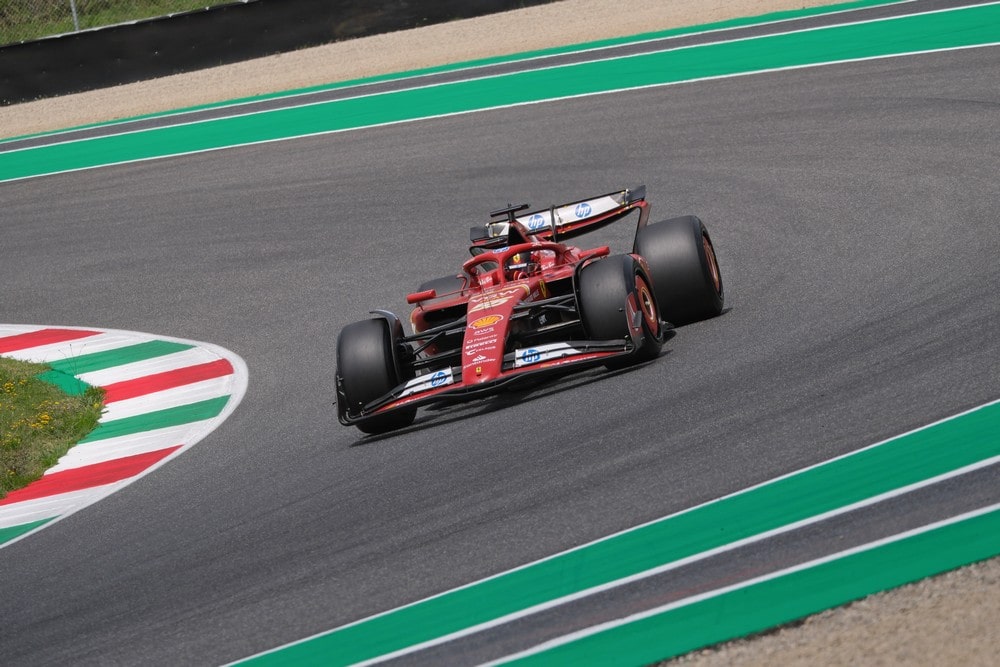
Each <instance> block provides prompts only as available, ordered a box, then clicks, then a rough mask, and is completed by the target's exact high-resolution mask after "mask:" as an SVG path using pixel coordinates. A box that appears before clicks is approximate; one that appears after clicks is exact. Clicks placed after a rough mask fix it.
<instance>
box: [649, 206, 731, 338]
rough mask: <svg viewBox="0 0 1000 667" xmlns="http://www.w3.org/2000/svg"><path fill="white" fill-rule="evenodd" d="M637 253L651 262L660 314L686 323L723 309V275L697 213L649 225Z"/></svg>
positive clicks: (706, 231)
mask: <svg viewBox="0 0 1000 667" xmlns="http://www.w3.org/2000/svg"><path fill="white" fill-rule="evenodd" d="M635 253H636V254H637V255H641V256H642V257H643V258H644V259H645V260H646V263H647V266H649V272H650V274H651V276H652V279H653V291H654V293H655V294H656V303H657V305H658V306H659V307H660V314H661V315H662V316H663V318H664V319H665V320H667V321H668V322H670V323H671V324H674V325H677V326H681V325H684V324H690V323H692V322H697V321H699V320H704V319H708V318H710V317H715V316H717V315H719V314H720V313H722V304H723V301H724V294H723V287H722V274H721V272H720V271H719V262H718V260H717V259H716V256H715V248H714V246H713V245H712V239H711V238H710V237H709V235H708V230H707V229H705V225H704V224H703V223H702V221H701V220H699V219H698V218H697V217H695V216H693V215H688V216H684V217H682V218H672V219H670V220H663V221H662V222H654V223H650V224H648V225H646V226H645V227H643V228H642V229H640V230H639V231H638V233H637V234H636V235H635Z"/></svg>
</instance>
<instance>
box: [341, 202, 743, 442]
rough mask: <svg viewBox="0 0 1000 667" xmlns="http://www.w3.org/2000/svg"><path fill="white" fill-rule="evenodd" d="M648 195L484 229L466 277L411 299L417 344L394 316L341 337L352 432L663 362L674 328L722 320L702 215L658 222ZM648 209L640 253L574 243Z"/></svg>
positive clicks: (530, 215) (507, 216)
mask: <svg viewBox="0 0 1000 667" xmlns="http://www.w3.org/2000/svg"><path fill="white" fill-rule="evenodd" d="M645 197H646V188H645V186H640V187H638V188H635V189H630V190H619V191H617V192H611V193H609V194H606V195H601V196H599V197H592V198H590V199H584V200H581V201H576V202H572V203H569V204H565V205H563V206H553V207H550V208H548V209H544V210H538V211H533V212H527V213H523V214H521V215H520V216H518V215H517V214H518V213H520V212H522V211H525V210H526V209H527V208H528V205H527V204H522V205H519V206H508V207H507V208H504V209H500V210H498V211H494V212H492V213H491V214H490V215H491V217H492V218H500V219H499V220H495V221H493V222H491V223H489V224H487V225H483V226H478V227H473V228H472V232H471V237H472V238H471V242H472V246H471V248H470V251H471V253H472V258H471V259H469V260H468V261H466V262H465V263H464V264H463V265H462V269H461V272H460V273H457V274H454V275H450V276H445V277H444V278H438V279H436V280H431V281H428V282H426V283H424V284H423V285H421V286H420V288H419V290H418V291H417V292H415V293H413V294H410V295H409V296H407V297H406V300H407V302H408V303H410V304H414V305H415V306H416V307H415V309H414V310H413V312H412V314H411V315H410V322H411V324H412V326H413V334H412V335H406V334H405V333H404V331H403V325H402V323H401V322H400V320H399V318H398V317H396V316H395V315H393V314H392V313H390V312H388V311H372V314H373V315H375V316H376V317H374V318H372V319H367V320H363V321H361V322H355V323H354V324H349V325H348V326H346V327H344V329H343V330H342V331H341V332H340V337H339V338H338V339H337V375H336V382H337V412H338V417H339V419H340V422H341V423H342V424H345V425H355V426H357V427H358V428H360V429H361V430H362V431H364V432H366V433H380V432H384V431H389V430H392V429H396V428H401V427H404V426H407V425H409V424H411V423H412V422H413V420H414V417H415V416H416V412H417V407H418V406H421V405H427V404H430V403H439V402H445V401H456V400H461V399H465V398H470V397H476V396H483V395H487V394H491V393H496V392H498V391H500V390H502V389H504V388H506V387H509V386H511V385H513V384H515V383H518V382H519V381H523V380H526V379H528V378H536V377H538V376H539V375H543V374H554V373H560V372H566V371H568V370H571V369H574V368H582V367H587V366H591V365H600V364H604V365H606V366H609V367H612V368H614V367H619V366H623V365H627V364H630V363H635V362H638V361H643V360H647V359H652V358H653V357H655V356H656V355H657V354H658V353H659V351H660V347H661V346H662V345H663V341H664V338H665V336H666V334H667V332H668V331H670V330H671V329H672V328H673V326H674V325H681V324H687V323H690V322H695V321H697V320H701V319H705V318H709V317H714V316H716V315H718V314H719V313H720V312H722V302H723V292H722V277H721V275H720V273H719V266H718V263H717V262H716V258H715V251H714V249H713V247H712V241H711V240H710V238H709V236H708V231H707V230H706V229H705V225H703V224H702V222H701V220H699V219H698V218H696V217H694V216H686V217H682V218H673V219H670V220H664V221H662V222H655V223H649V222H648V218H649V208H650V207H649V204H648V203H647V202H646V199H645ZM636 211H637V212H638V214H639V215H638V225H637V229H636V233H635V241H634V244H633V249H632V252H631V253H629V254H622V255H612V254H610V250H609V248H608V246H599V247H596V248H591V249H588V250H583V249H580V248H577V247H574V246H571V245H567V244H565V243H563V241H564V240H566V239H569V238H571V237H574V236H578V235H579V234H582V233H585V232H590V231H593V230H594V229H596V228H598V227H602V226H604V225H606V224H609V223H611V222H615V221H618V220H621V219H622V218H624V217H625V216H627V215H629V214H631V213H633V212H636Z"/></svg>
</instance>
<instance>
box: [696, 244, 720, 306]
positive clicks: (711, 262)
mask: <svg viewBox="0 0 1000 667" xmlns="http://www.w3.org/2000/svg"><path fill="white" fill-rule="evenodd" d="M701 247H702V248H703V249H704V250H705V259H706V260H707V261H708V274H709V276H710V277H711V279H712V287H714V288H715V293H716V294H720V293H721V292H722V276H720V275H719V263H718V262H717V261H716V260H715V248H713V247H712V242H711V241H710V240H709V239H708V234H702V235H701Z"/></svg>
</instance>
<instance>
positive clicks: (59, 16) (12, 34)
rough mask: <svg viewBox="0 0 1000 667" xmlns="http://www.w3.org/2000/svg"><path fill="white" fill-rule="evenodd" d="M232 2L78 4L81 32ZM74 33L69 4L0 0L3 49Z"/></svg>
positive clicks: (80, 0) (89, 0)
mask: <svg viewBox="0 0 1000 667" xmlns="http://www.w3.org/2000/svg"><path fill="white" fill-rule="evenodd" d="M231 1H232V0H76V13H77V18H78V19H79V22H80V29H81V30H86V29H87V28H98V27H101V26H107V25H114V24H116V23H124V22H126V21H137V20H140V19H149V18H154V17H157V16H166V15H167V14H173V13H175V12H187V11H192V10H195V9H204V8H205V7H210V6H212V5H222V4H227V3H229V2H231ZM64 32H73V13H72V10H71V8H70V2H69V0H30V2H26V1H25V0H0V45H3V44H13V43H15V42H23V41H27V40H31V39H39V38H41V37H46V36H49V35H58V34H61V33H64Z"/></svg>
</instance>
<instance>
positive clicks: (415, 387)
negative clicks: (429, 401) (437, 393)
mask: <svg viewBox="0 0 1000 667" xmlns="http://www.w3.org/2000/svg"><path fill="white" fill-rule="evenodd" d="M454 381H455V375H454V373H452V370H451V369H450V368H446V369H443V370H440V371H435V372H434V373H431V374H430V375H421V376H419V377H415V378H413V379H412V380H410V381H409V382H407V383H406V385H405V386H404V387H403V391H402V392H400V394H399V398H404V397H406V396H412V395H413V394H419V393H421V392H424V391H428V390H430V389H436V388H437V387H443V386H444V385H446V384H452V383H453V382H454Z"/></svg>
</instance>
